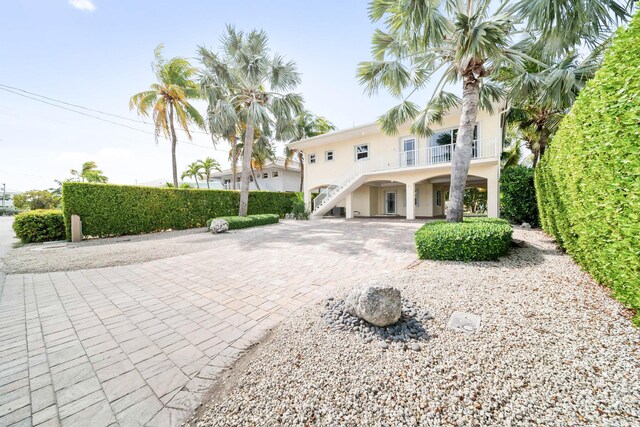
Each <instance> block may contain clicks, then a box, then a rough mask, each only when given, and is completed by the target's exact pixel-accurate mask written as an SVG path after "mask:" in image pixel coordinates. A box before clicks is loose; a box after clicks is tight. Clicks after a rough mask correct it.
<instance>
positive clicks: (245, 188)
mask: <svg viewBox="0 0 640 427" xmlns="http://www.w3.org/2000/svg"><path fill="white" fill-rule="evenodd" d="M244 134H245V135H244V149H243V150H242V178H241V179H240V209H239V211H238V215H240V216H246V215H247V210H248V209H249V174H250V173H251V156H252V155H253V137H254V135H253V124H252V123H251V122H249V121H247V128H246V129H245V132H244Z"/></svg>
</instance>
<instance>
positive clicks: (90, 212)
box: [62, 182, 301, 239]
mask: <svg viewBox="0 0 640 427" xmlns="http://www.w3.org/2000/svg"><path fill="white" fill-rule="evenodd" d="M300 198H301V196H300V194H299V193H277V192H268V191H252V192H251V193H250V194H249V212H248V213H249V214H250V215H252V214H265V213H270V214H276V215H279V216H284V214H286V213H289V212H291V210H292V208H293V204H294V202H295V201H297V200H300ZM62 202H63V210H64V221H65V226H66V233H67V238H68V239H70V238H71V230H70V228H71V215H73V214H75V215H79V216H80V219H81V220H82V232H83V234H84V235H86V236H94V237H107V236H119V235H127V234H140V233H150V232H154V231H162V230H169V229H172V230H181V229H187V228H195V227H204V226H205V225H206V224H207V220H208V219H209V218H216V217H221V216H232V215H237V213H238V208H239V205H240V193H239V192H237V191H227V190H204V189H203V190H197V189H179V188H154V187H138V186H131V185H112V184H88V183H81V182H65V183H64V184H63V186H62Z"/></svg>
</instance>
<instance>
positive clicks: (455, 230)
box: [415, 218, 513, 261]
mask: <svg viewBox="0 0 640 427" xmlns="http://www.w3.org/2000/svg"><path fill="white" fill-rule="evenodd" d="M512 232H513V229H512V228H511V225H509V223H508V222H507V221H505V220H504V219H498V218H465V219H464V221H463V222H446V221H433V222H428V223H426V224H425V225H423V226H422V227H420V229H419V230H418V231H416V234H415V242H416V249H417V251H418V256H419V257H420V259H435V260H450V261H488V260H494V259H497V258H499V257H501V256H503V255H506V254H507V253H508V252H509V247H510V246H511V234H512Z"/></svg>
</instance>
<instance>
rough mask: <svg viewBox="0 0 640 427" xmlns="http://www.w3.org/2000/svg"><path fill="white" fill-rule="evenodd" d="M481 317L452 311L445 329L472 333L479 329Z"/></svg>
mask: <svg viewBox="0 0 640 427" xmlns="http://www.w3.org/2000/svg"><path fill="white" fill-rule="evenodd" d="M480 322H481V317H480V316H478V315H476V314H471V313H463V312H460V311H454V312H453V314H452V315H451V317H450V318H449V323H448V324H447V328H449V329H453V330H454V331H459V332H465V333H472V332H476V331H477V330H478V329H480Z"/></svg>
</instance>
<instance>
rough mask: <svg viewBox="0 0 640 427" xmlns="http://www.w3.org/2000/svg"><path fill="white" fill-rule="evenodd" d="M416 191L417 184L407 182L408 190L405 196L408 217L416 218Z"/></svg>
mask: <svg viewBox="0 0 640 427" xmlns="http://www.w3.org/2000/svg"><path fill="white" fill-rule="evenodd" d="M415 192H416V184H415V183H414V182H411V183H408V184H407V191H406V192H405V193H406V195H405V197H406V198H407V203H406V204H407V219H416V214H415V199H414V198H415Z"/></svg>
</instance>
